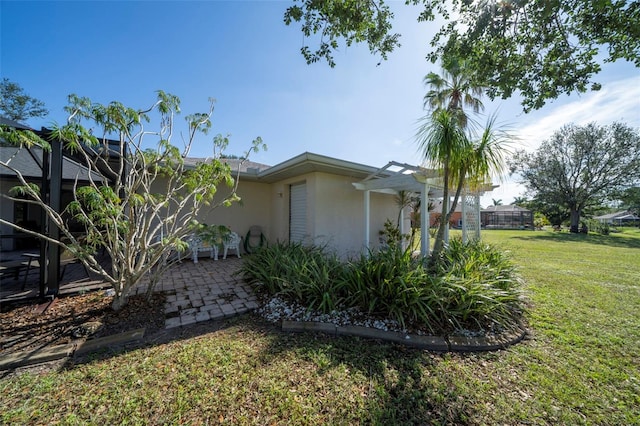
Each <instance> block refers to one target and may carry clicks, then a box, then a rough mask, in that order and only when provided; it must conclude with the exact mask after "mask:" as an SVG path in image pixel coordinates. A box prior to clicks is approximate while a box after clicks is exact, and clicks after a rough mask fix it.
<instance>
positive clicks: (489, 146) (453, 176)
mask: <svg viewBox="0 0 640 426" xmlns="http://www.w3.org/2000/svg"><path fill="white" fill-rule="evenodd" d="M457 118H458V116H457V115H456V114H455V113H452V112H450V111H449V110H445V109H440V110H438V111H436V112H435V113H434V114H433V115H432V116H431V118H430V119H429V120H426V121H425V123H424V124H423V126H422V127H421V129H420V131H419V133H418V144H419V147H420V149H421V150H422V152H424V155H425V160H426V161H427V162H428V163H429V164H430V165H431V166H433V167H437V168H440V169H442V176H443V185H442V188H443V199H444V200H448V199H449V196H450V195H449V194H450V190H451V189H453V190H455V193H454V196H453V202H452V203H451V206H450V207H449V208H447V207H446V203H443V205H442V218H443V219H442V220H441V221H440V225H439V227H438V232H437V234H436V240H435V243H434V247H433V252H432V259H433V260H437V259H438V258H439V257H440V252H441V251H442V248H443V246H444V233H445V228H446V227H447V226H448V225H449V220H450V219H451V215H452V214H453V212H454V211H455V209H456V206H457V204H458V200H459V199H460V194H461V193H462V189H463V188H464V187H465V186H467V187H469V188H470V189H476V188H479V187H481V186H482V185H483V184H485V183H486V182H488V181H490V180H491V176H492V175H493V174H500V173H502V171H503V170H504V154H505V153H506V147H505V142H506V141H507V140H508V136H507V135H506V134H505V133H503V132H500V131H497V130H495V128H494V127H495V116H492V117H490V118H489V120H488V122H487V125H486V127H485V128H484V130H483V132H482V134H481V135H480V137H479V138H477V139H476V140H473V141H472V140H471V139H470V138H469V137H468V136H467V134H466V133H465V132H464V130H463V129H462V127H461V126H460V122H459V121H458V119H457Z"/></svg>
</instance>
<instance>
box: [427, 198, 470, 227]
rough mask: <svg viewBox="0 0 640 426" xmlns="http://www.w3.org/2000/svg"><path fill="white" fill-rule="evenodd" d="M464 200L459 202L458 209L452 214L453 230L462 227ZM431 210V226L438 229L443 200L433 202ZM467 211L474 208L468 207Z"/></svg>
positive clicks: (450, 223)
mask: <svg viewBox="0 0 640 426" xmlns="http://www.w3.org/2000/svg"><path fill="white" fill-rule="evenodd" d="M462 202H463V201H462V199H460V200H458V204H456V209H455V210H454V212H453V213H451V218H450V219H449V226H451V227H453V228H460V227H461V226H462V209H463V206H462ZM449 203H451V202H449ZM430 207H431V209H430V210H429V226H430V227H432V228H433V227H437V226H438V225H439V224H440V217H441V216H442V200H431V206H430ZM466 209H467V210H473V209H474V207H473V206H469V205H467V206H466Z"/></svg>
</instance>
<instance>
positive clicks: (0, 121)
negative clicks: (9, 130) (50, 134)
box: [0, 117, 33, 130]
mask: <svg viewBox="0 0 640 426" xmlns="http://www.w3.org/2000/svg"><path fill="white" fill-rule="evenodd" d="M0 125H3V126H9V127H13V128H14V129H20V130H33V129H32V128H31V127H29V126H27V125H25V124H22V123H18V122H17V121H14V120H10V119H8V118H5V117H0Z"/></svg>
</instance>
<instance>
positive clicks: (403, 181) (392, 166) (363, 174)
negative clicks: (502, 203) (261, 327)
mask: <svg viewBox="0 0 640 426" xmlns="http://www.w3.org/2000/svg"><path fill="white" fill-rule="evenodd" d="M41 132H42V133H43V134H46V129H43V130H42V131H41ZM105 149H108V150H110V151H111V147H110V146H109V147H107V148H105ZM10 150H13V152H15V150H16V148H15V147H7V152H9V151H10ZM3 152H4V151H3ZM98 154H99V153H98ZM115 154H116V159H117V154H118V153H117V152H115ZM3 155H4V154H3ZM7 155H10V154H7ZM20 155H21V156H23V157H24V163H23V164H21V165H20V166H19V167H18V168H19V169H20V170H21V171H22V172H23V175H24V176H26V177H27V176H28V178H29V179H32V180H33V181H35V182H40V184H44V182H45V181H47V179H46V176H47V174H49V175H50V177H52V178H53V177H55V176H54V175H56V173H49V172H46V173H44V176H45V178H43V173H42V170H43V168H41V167H40V166H39V164H42V161H44V160H38V158H44V157H47V155H44V157H43V153H42V150H41V149H40V148H31V149H29V150H21V153H20ZM205 160H206V159H198V158H187V159H186V160H185V161H186V162H187V165H188V166H189V165H191V166H195V165H196V164H197V163H198V162H201V161H205ZM12 161H15V160H12ZM223 161H225V162H227V163H228V164H229V165H230V166H231V168H232V170H235V172H236V173H237V176H238V178H239V179H238V187H237V195H238V196H239V197H240V198H241V202H240V203H235V204H233V205H231V206H230V207H223V208H218V209H214V210H211V211H209V212H206V213H202V214H201V215H200V217H198V220H199V221H200V222H201V223H207V224H216V225H225V226H228V227H229V228H231V229H232V230H233V231H235V232H237V233H238V234H239V235H240V236H242V237H246V236H247V233H248V232H249V229H250V228H251V227H256V226H257V227H260V229H261V232H262V234H263V237H264V238H265V240H266V241H272V242H273V241H295V242H304V243H315V244H319V245H326V246H328V247H329V248H331V249H333V250H335V251H336V252H337V253H338V254H339V255H341V256H350V255H353V254H357V253H361V252H362V251H363V249H366V248H375V247H376V246H377V245H378V244H379V238H378V237H379V232H380V231H381V230H382V229H383V227H384V222H385V221H386V220H387V219H390V220H392V221H393V222H395V221H396V220H397V219H396V218H397V217H398V213H399V207H398V206H397V201H396V196H397V193H398V191H400V190H403V191H407V192H411V193H414V194H419V195H421V197H422V198H427V197H428V198H430V199H431V198H435V199H437V198H438V197H441V196H442V191H441V189H439V181H440V180H441V179H440V176H439V174H438V172H437V171H435V170H428V169H425V168H422V167H415V166H410V165H406V164H399V163H395V162H390V163H389V164H387V165H386V166H384V167H383V168H376V167H372V166H368V165H364V164H360V163H355V162H351V161H345V160H341V159H337V158H333V157H328V156H323V155H318V154H313V153H309V152H305V153H303V154H300V155H298V156H296V157H293V158H291V159H288V160H286V161H283V162H282V163H279V164H277V165H275V166H268V165H264V164H259V163H255V162H250V161H241V160H238V159H224V160H223ZM61 163H62V170H61V171H59V172H58V173H57V176H58V177H60V179H61V181H60V182H61V187H62V197H61V202H60V207H59V208H60V209H64V207H65V206H66V205H67V204H68V202H70V201H71V200H73V187H72V182H73V181H74V179H75V177H76V176H79V177H80V180H82V179H88V178H89V175H88V173H87V170H84V169H83V168H82V166H81V165H80V164H79V163H78V162H76V161H75V160H74V158H73V154H72V153H68V152H64V151H62V158H61ZM14 164H17V163H14ZM2 169H5V170H0V174H1V175H2V183H1V186H0V191H2V192H3V193H7V192H8V191H9V189H10V188H11V187H12V186H15V184H16V183H17V180H16V179H15V174H14V175H13V176H12V175H11V173H12V172H11V171H10V170H9V171H7V170H6V167H2ZM47 170H49V169H47ZM92 178H93V179H96V178H98V177H96V176H92ZM160 179H161V178H160ZM52 180H53V179H52ZM158 184H159V185H161V184H162V182H158ZM65 185H66V186H65ZM219 189H220V190H221V191H223V190H224V189H223V188H219ZM476 195H477V194H476ZM3 201H4V202H3V203H2V204H3V207H2V218H3V219H5V220H7V221H9V222H13V223H16V222H17V221H19V220H23V219H27V220H32V221H34V222H36V223H35V225H37V226H38V227H39V226H40V225H41V224H40V223H38V221H41V219H40V214H39V213H38V212H31V211H27V212H25V211H23V207H21V206H20V204H21V203H13V202H8V201H6V199H5V200H3ZM427 205H428V203H423V209H424V215H422V217H428V213H427V211H426V206H427ZM59 211H62V210H59ZM401 217H402V218H403V219H402V221H401V222H402V223H401V228H402V229H403V230H404V232H408V230H409V229H410V215H409V214H408V212H406V214H401ZM477 222H478V226H477V229H478V232H479V229H480V227H479V220H478V221H477ZM421 227H422V228H423V229H426V228H428V225H427V224H426V223H424V226H421ZM12 229H13V228H11V229H10V230H5V229H3V230H2V232H3V233H5V232H12ZM38 229H39V228H38ZM422 241H423V247H422V250H423V253H428V247H429V246H428V233H426V231H423V238H422ZM2 248H3V249H9V248H10V247H9V243H7V244H6V246H5V245H4V243H3V247H2Z"/></svg>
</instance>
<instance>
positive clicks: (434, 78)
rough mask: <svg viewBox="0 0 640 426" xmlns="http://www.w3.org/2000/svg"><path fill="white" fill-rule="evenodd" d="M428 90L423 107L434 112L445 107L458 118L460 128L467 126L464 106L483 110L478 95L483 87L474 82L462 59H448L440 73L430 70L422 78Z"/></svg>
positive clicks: (474, 109)
mask: <svg viewBox="0 0 640 426" xmlns="http://www.w3.org/2000/svg"><path fill="white" fill-rule="evenodd" d="M423 82H424V85H425V86H427V87H429V91H428V92H427V94H426V95H424V107H425V108H428V109H430V110H431V111H433V113H434V114H435V113H436V112H437V111H438V110H441V109H447V110H449V111H450V112H452V113H453V114H454V115H455V116H456V117H457V119H458V121H459V124H460V126H461V127H462V128H466V127H467V122H468V117H467V115H466V114H465V112H464V107H465V106H467V107H470V108H471V109H472V110H473V112H475V113H478V112H480V111H484V105H482V102H481V101H480V97H481V96H482V93H483V92H484V89H485V87H484V86H482V85H479V84H475V83H474V82H473V81H472V79H471V77H470V75H469V72H468V71H467V70H466V67H465V62H464V61H463V60H450V61H448V62H447V63H443V65H442V75H438V74H436V73H434V72H430V73H429V74H427V75H426V76H425V77H424V79H423Z"/></svg>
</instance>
